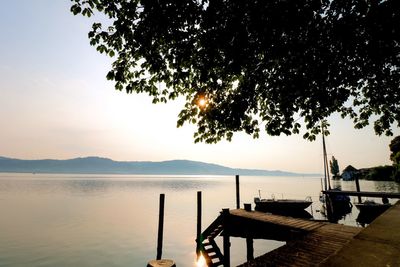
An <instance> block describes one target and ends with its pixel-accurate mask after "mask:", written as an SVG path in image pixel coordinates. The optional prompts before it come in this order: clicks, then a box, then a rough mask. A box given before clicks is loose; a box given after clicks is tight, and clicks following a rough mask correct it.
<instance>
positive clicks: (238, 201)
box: [236, 175, 240, 209]
mask: <svg viewBox="0 0 400 267" xmlns="http://www.w3.org/2000/svg"><path fill="white" fill-rule="evenodd" d="M236 208H237V209H239V208H240V193H239V175H236Z"/></svg>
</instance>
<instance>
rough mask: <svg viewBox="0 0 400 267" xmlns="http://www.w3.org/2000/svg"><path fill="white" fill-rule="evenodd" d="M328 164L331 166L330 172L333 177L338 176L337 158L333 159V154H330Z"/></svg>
mask: <svg viewBox="0 0 400 267" xmlns="http://www.w3.org/2000/svg"><path fill="white" fill-rule="evenodd" d="M329 165H330V167H331V173H332V174H333V177H337V176H339V172H340V170H339V164H338V161H337V159H335V157H334V156H332V160H330V161H329Z"/></svg>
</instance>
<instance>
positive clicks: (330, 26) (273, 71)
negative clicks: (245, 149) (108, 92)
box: [71, 0, 400, 143]
mask: <svg viewBox="0 0 400 267" xmlns="http://www.w3.org/2000/svg"><path fill="white" fill-rule="evenodd" d="M71 1H72V2H73V3H72V7H71V11H72V12H73V13H74V14H82V15H84V16H91V15H93V14H95V13H96V12H100V13H103V14H105V15H106V16H107V17H108V18H109V19H110V23H111V24H110V25H111V26H104V25H102V24H101V23H94V24H93V29H92V30H91V31H90V32H89V38H90V43H91V44H92V45H93V46H95V47H96V48H97V50H98V51H99V52H101V53H106V54H108V55H109V56H111V57H113V56H115V61H114V63H113V65H112V69H111V70H110V72H109V73H108V75H107V78H108V79H109V80H113V81H114V82H115V88H116V89H118V90H126V91H127V92H128V93H131V92H137V93H142V92H144V93H147V94H149V95H150V96H152V97H153V102H154V103H157V102H167V100H170V99H175V98H176V97H178V96H184V97H186V104H185V106H184V108H183V110H182V111H181V112H180V114H179V119H178V126H181V125H183V124H184V123H185V122H190V123H195V124H197V126H198V129H197V132H196V133H195V141H196V142H198V141H205V142H208V143H212V142H217V141H219V140H221V139H222V138H226V139H228V140H230V139H231V138H232V135H233V133H234V132H236V131H245V132H246V133H248V134H251V135H253V136H254V137H258V136H259V132H260V128H264V129H265V131H266V132H267V133H268V134H270V135H280V134H286V135H290V134H292V133H295V134H296V133H299V132H300V127H301V124H300V122H303V121H304V123H305V127H306V131H305V133H304V135H303V136H304V138H307V139H310V140H313V139H315V135H316V134H319V133H320V132H321V127H320V124H319V122H320V121H321V120H322V119H324V118H327V117H328V116H330V115H331V114H333V113H335V112H339V113H340V114H341V115H342V116H343V117H346V116H348V117H350V118H351V119H352V120H353V121H354V125H355V127H356V128H362V127H365V126H366V125H368V124H369V121H370V119H371V118H373V119H374V120H375V121H374V129H375V132H376V133H377V134H383V133H385V134H387V135H391V134H392V131H391V127H392V125H393V124H394V123H396V124H397V125H399V124H400V106H399V105H400V90H399V83H400V64H399V61H400V23H399V21H400V1H398V0H296V1H287V0H269V1H260V0H254V1H241V0H232V1H223V0H204V1H203V0H201V1H200V0H178V1H177V0H161V1H155V0H114V1H109V0H71ZM200 100H202V101H204V100H205V101H206V102H205V104H204V105H201V106H200V105H198V103H199V101H200Z"/></svg>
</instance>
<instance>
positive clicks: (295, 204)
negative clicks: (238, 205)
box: [255, 199, 312, 213]
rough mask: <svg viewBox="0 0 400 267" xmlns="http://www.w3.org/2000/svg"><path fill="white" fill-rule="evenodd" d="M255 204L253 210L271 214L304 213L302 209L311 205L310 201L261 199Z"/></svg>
mask: <svg viewBox="0 0 400 267" xmlns="http://www.w3.org/2000/svg"><path fill="white" fill-rule="evenodd" d="M255 204H256V207H255V209H256V210H258V211H264V212H271V213H290V212H300V211H304V209H306V208H308V207H309V206H310V205H311V204H312V201H307V200H286V199H280V200H272V199H262V200H260V201H256V202H255Z"/></svg>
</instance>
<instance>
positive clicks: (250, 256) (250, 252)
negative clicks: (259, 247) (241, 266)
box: [246, 236, 254, 261]
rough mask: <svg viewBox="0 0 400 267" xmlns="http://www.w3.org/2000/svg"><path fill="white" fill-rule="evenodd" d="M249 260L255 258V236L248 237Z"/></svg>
mask: <svg viewBox="0 0 400 267" xmlns="http://www.w3.org/2000/svg"><path fill="white" fill-rule="evenodd" d="M246 247H247V261H250V260H254V247H253V238H251V237H249V236H248V237H246Z"/></svg>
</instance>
